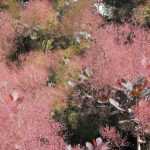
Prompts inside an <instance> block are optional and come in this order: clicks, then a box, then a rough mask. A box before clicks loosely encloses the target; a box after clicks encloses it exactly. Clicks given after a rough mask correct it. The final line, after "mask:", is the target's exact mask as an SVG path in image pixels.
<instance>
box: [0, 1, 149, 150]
mask: <svg viewBox="0 0 150 150" xmlns="http://www.w3.org/2000/svg"><path fill="white" fill-rule="evenodd" d="M95 7H96V8H95ZM87 8H88V9H91V10H92V11H93V12H92V14H93V15H95V16H96V15H97V14H100V15H101V17H99V18H100V19H102V20H103V22H104V24H105V26H107V24H109V23H111V24H113V25H114V26H121V25H123V24H126V23H129V24H131V26H132V27H139V28H144V29H147V30H149V27H150V3H149V1H147V0H104V1H101V2H100V1H94V0H93V1H89V0H74V1H73V0H52V1H49V0H6V1H5V0H2V1H0V32H1V35H0V58H1V60H2V61H4V62H5V63H6V64H7V65H8V66H9V65H10V66H11V65H12V66H15V67H16V66H17V67H16V69H18V70H17V71H18V72H19V71H20V70H21V69H22V68H23V69H24V66H25V65H29V71H28V68H27V70H25V71H26V72H27V73H26V75H28V74H30V75H31V77H32V73H33V72H34V69H35V68H34V67H35V66H36V67H37V68H38V67H39V68H38V69H39V70H40V69H41V68H42V67H43V68H44V69H43V68H42V69H41V77H39V80H38V81H36V83H38V82H39V83H40V82H42V83H40V84H35V85H34V83H33V85H34V86H31V87H30V88H31V89H33V88H32V87H34V89H38V87H37V86H41V87H39V89H40V88H41V89H42V88H43V87H44V88H45V89H48V88H49V89H50V90H51V89H56V90H58V89H59V88H60V89H63V90H64V93H65V94H64V95H66V97H65V100H64V101H63V102H61V101H57V102H56V103H55V101H54V105H53V108H52V109H53V112H51V114H50V120H51V119H54V120H55V121H56V122H58V123H59V124H60V126H61V128H60V131H59V132H58V135H59V136H60V137H62V138H63V139H64V141H65V143H66V144H67V145H69V146H70V147H69V146H68V149H67V150H70V149H69V148H71V147H74V148H76V149H85V148H86V149H87V150H108V149H111V150H140V149H139V147H140V148H141V147H142V148H143V150H147V149H148V148H147V143H148V142H149V138H150V125H149V123H150V111H149V107H150V103H149V100H150V97H149V96H150V87H149V79H147V78H146V77H141V78H137V79H135V80H134V81H128V80H124V79H122V80H121V81H119V84H118V86H117V87H116V86H112V85H111V84H107V85H99V86H97V85H96V84H95V83H93V82H92V80H91V79H92V77H93V73H94V72H93V68H92V67H94V66H92V65H91V64H90V65H91V66H92V67H91V68H90V67H89V68H88V67H85V68H84V67H82V65H81V64H82V63H83V62H84V58H85V55H84V54H86V52H87V51H90V46H91V45H92V44H93V43H94V42H95V43H94V44H95V45H96V46H97V43H96V41H94V38H93V37H92V34H90V32H89V31H90V30H94V31H95V30H96V31H97V30H98V29H97V28H99V27H95V26H92V27H91V28H90V27H89V28H90V29H89V28H86V27H87V24H84V22H82V19H83V20H84V19H85V20H86V19H88V18H82V17H83V14H84V12H86V11H87ZM96 9H97V10H96ZM87 16H88V15H87ZM95 22H96V21H95ZM89 24H90V23H89ZM89 24H88V25H89ZM98 26H99V25H98ZM94 27H95V28H96V29H95V28H94ZM102 28H103V27H102ZM86 29H87V30H86ZM101 36H103V35H101ZM108 38H109V37H108ZM134 38H135V35H134V32H129V33H128V34H127V36H126V40H125V42H124V45H132V44H133V43H134ZM98 42H99V41H98ZM96 46H95V49H100V50H101V51H102V49H101V48H100V47H96ZM33 54H35V55H33ZM36 54H37V55H38V56H36ZM32 55H33V57H31V56H32ZM97 55H98V54H95V56H94V58H95V59H96V56H97ZM104 55H105V54H104ZM114 55H115V53H114ZM30 57H31V58H30ZM88 57H91V56H89V55H88ZM104 57H105V56H104ZM129 57H130V56H129ZM55 59H56V60H55ZM82 59H83V60H82ZM50 61H54V65H53V64H50V63H48V62H50ZM80 61H83V62H82V63H81V64H80ZM98 61H100V60H98ZM35 64H36V65H35ZM30 65H31V68H30ZM34 65H35V66H34ZM86 65H87V66H90V65H89V64H86ZM95 65H96V66H97V65H98V64H96V63H95ZM8 66H7V67H8ZM18 66H19V67H20V68H19V67H18ZM32 66H33V68H32ZM41 66H42V67H41ZM15 67H14V68H15ZM37 68H36V69H37ZM11 69H13V67H12V68H11ZM36 69H35V70H36ZM38 69H37V70H38ZM98 69H100V68H98ZM111 69H112V68H111ZM37 70H36V71H37ZM39 70H38V71H39ZM11 71H12V70H11ZM36 71H35V74H36V75H37V74H38V73H40V71H39V72H38V71H37V72H36ZM12 72H13V71H12ZM43 72H44V73H45V72H46V73H47V74H46V76H47V78H46V79H45V74H44V73H43ZM42 73H43V74H44V75H43V76H44V77H43V78H42ZM39 76H40V75H39ZM23 77H24V76H23ZM29 78H30V77H29ZM98 78H99V80H101V78H100V77H98ZM110 78H111V75H110ZM125 78H126V77H125ZM25 79H26V78H25ZM40 79H41V80H42V81H41V80H40ZM21 80H22V79H21ZM43 80H44V81H43ZM23 81H24V82H23V83H25V82H26V80H23ZM30 81H31V80H29V81H27V82H30ZM31 82H33V81H31ZM31 85H32V83H31ZM23 86H25V85H23ZM33 95H34V94H33ZM56 95H57V94H56ZM40 140H41V143H46V144H45V145H50V141H48V140H47V139H46V138H45V139H44V138H43V139H40ZM57 144H58V143H57ZM78 145H79V146H78ZM58 149H59V148H58ZM64 149H66V148H64ZM60 150H61V149H60Z"/></svg>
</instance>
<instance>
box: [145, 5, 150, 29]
mask: <svg viewBox="0 0 150 150" xmlns="http://www.w3.org/2000/svg"><path fill="white" fill-rule="evenodd" d="M144 20H145V25H146V26H148V27H150V5H149V6H146V7H145V9H144Z"/></svg>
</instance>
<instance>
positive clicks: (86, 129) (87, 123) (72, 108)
mask: <svg viewBox="0 0 150 150" xmlns="http://www.w3.org/2000/svg"><path fill="white" fill-rule="evenodd" d="M97 92H98V91H96V90H93V89H92V87H90V85H89V84H88V83H85V84H82V83H81V84H78V85H77V86H76V87H75V88H74V90H73V92H72V93H71V95H70V96H69V97H68V99H69V100H68V105H67V107H66V108H65V109H63V110H59V111H57V110H56V111H55V115H54V118H55V119H56V120H57V121H60V122H61V123H62V124H63V128H62V133H63V136H64V140H65V141H66V142H67V143H71V144H72V145H74V144H78V143H80V144H84V143H85V142H86V141H91V140H92V139H94V138H96V137H98V136H99V126H103V125H105V124H106V123H109V120H108V119H109V117H108V116H107V114H108V111H109V109H105V108H102V109H100V108H98V103H97V99H96V97H95V98H92V97H91V98H90V97H89V96H88V94H92V93H95V94H96V93H97ZM93 96H94V95H93Z"/></svg>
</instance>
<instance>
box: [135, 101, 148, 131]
mask: <svg viewBox="0 0 150 150" xmlns="http://www.w3.org/2000/svg"><path fill="white" fill-rule="evenodd" d="M149 108H150V102H149V101H146V100H141V101H139V103H138V104H137V105H135V106H134V109H133V113H134V117H135V119H136V120H137V122H138V123H139V125H140V126H141V127H142V128H143V130H145V131H146V132H149V133H150V126H149V123H150V111H149Z"/></svg>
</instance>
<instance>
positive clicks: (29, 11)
mask: <svg viewBox="0 0 150 150" xmlns="http://www.w3.org/2000/svg"><path fill="white" fill-rule="evenodd" d="M55 17H56V14H55V11H54V10H53V8H52V6H51V3H50V2H49V1H48V0H42V1H40V0H36V1H35V0H31V1H29V2H28V4H27V6H26V7H25V8H23V9H22V11H21V21H22V22H23V23H25V24H27V25H29V26H34V25H41V26H42V27H48V25H49V23H51V22H53V23H54V22H55V21H56V18H55Z"/></svg>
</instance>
